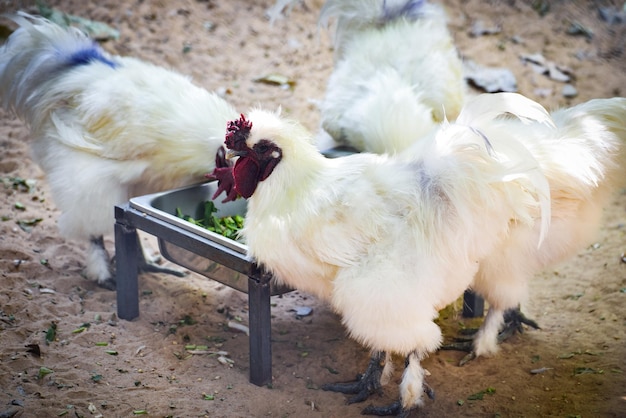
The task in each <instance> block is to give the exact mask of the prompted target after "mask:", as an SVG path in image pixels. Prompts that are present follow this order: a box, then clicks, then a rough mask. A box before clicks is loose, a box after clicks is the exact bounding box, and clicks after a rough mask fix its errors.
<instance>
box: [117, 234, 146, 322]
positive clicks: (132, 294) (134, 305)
mask: <svg viewBox="0 0 626 418" xmlns="http://www.w3.org/2000/svg"><path fill="white" fill-rule="evenodd" d="M137 242H138V240H137V230H136V229H135V228H133V227H129V226H127V225H124V224H121V223H119V222H116V223H115V257H116V262H115V267H116V269H115V270H116V278H115V280H116V282H117V316H118V317H119V318H120V319H126V320H129V321H130V320H131V319H135V318H137V317H138V316H139V282H138V279H137V268H138V267H137V255H138V251H141V249H140V248H138V245H137Z"/></svg>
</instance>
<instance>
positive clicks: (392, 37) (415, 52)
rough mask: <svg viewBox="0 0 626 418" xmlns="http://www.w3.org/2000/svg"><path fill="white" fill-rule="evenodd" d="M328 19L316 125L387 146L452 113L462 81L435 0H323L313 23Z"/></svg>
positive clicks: (347, 141) (374, 148) (343, 139)
mask: <svg viewBox="0 0 626 418" xmlns="http://www.w3.org/2000/svg"><path fill="white" fill-rule="evenodd" d="M330 20H335V26H336V29H335V36H334V48H335V68H334V70H333V72H332V74H331V75H330V78H329V79H328V86H327V89H326V94H325V96H324V99H323V100H322V102H321V104H320V111H321V125H322V128H323V129H324V130H325V131H326V132H327V133H328V134H329V135H330V136H331V137H332V138H333V140H334V141H335V142H336V143H338V144H340V145H343V146H349V147H351V148H354V149H355V150H357V151H367V152H373V153H376V154H383V153H395V152H398V151H402V150H404V149H405V148H407V147H408V146H410V145H411V143H412V142H413V141H415V140H416V139H419V138H421V137H422V136H424V135H426V134H427V133H428V132H430V131H431V130H432V129H434V128H435V127H436V126H437V125H438V124H439V123H440V122H443V120H444V117H447V118H448V119H449V120H454V119H456V117H457V116H458V114H459V112H460V110H461V106H462V105H463V103H464V101H465V90H466V84H465V80H464V78H463V71H462V64H461V59H460V58H459V55H458V52H457V50H456V48H455V46H454V43H453V41H452V37H451V36H450V33H449V32H448V28H447V22H446V16H445V13H444V10H443V9H442V7H441V6H439V5H435V4H430V3H428V2H427V1H425V0H328V1H326V3H325V4H324V6H323V8H322V11H321V13H320V19H319V21H320V25H322V26H328V22H329V21H330ZM398 131H400V132H398ZM406 132H411V135H406V134H405V133H406ZM321 141H322V139H320V142H321ZM318 147H320V148H325V146H323V145H322V144H318Z"/></svg>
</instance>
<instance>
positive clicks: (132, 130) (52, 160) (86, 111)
mask: <svg viewBox="0 0 626 418" xmlns="http://www.w3.org/2000/svg"><path fill="white" fill-rule="evenodd" d="M12 19H13V20H14V21H15V22H16V23H18V24H19V28H18V29H17V30H16V31H15V32H14V33H13V34H12V35H11V36H10V37H9V38H8V40H7V42H6V43H5V44H4V45H3V46H2V47H1V48H0V100H1V102H2V105H3V106H4V107H5V108H6V109H8V110H10V111H12V112H13V113H15V114H16V115H17V116H19V117H21V118H22V119H23V120H24V121H25V122H26V123H27V124H28V125H29V127H30V136H31V138H32V142H31V148H32V151H33V157H34V160H35V161H36V162H37V163H38V164H39V165H40V166H41V168H42V169H43V171H44V172H45V173H46V179H47V180H48V182H49V184H50V188H51V190H52V195H53V198H54V201H55V203H56V205H57V207H58V208H59V209H60V211H61V216H60V218H59V229H60V231H61V234H62V235H63V236H64V237H65V238H67V239H77V240H85V241H89V243H90V245H89V248H88V250H87V255H86V263H85V264H86V266H85V267H86V268H85V275H86V276H87V277H88V278H89V279H92V280H94V281H96V282H97V283H98V285H100V286H101V287H105V288H107V289H111V290H115V287H116V283H115V278H114V273H113V271H112V270H111V263H110V259H109V256H108V254H107V252H106V250H105V246H104V241H103V236H104V235H106V234H109V233H112V232H113V225H114V217H113V209H114V206H115V205H118V204H123V203H125V202H127V201H128V199H129V198H131V197H133V196H138V195H142V194H147V193H154V192H157V191H164V190H168V189H172V188H175V187H180V186H183V185H189V184H193V183H199V182H202V181H204V180H205V179H204V174H205V173H206V172H207V171H210V170H212V169H213V168H214V167H215V165H214V163H213V161H214V156H215V155H216V153H217V151H218V150H219V149H221V147H222V142H223V132H224V125H225V124H226V122H227V121H228V120H230V119H232V118H233V117H236V116H237V112H236V111H235V110H234V108H233V107H232V106H231V105H230V104H228V103H227V102H226V101H225V100H224V99H222V98H221V97H220V96H218V95H217V94H215V93H211V92H209V91H207V90H205V89H203V88H201V87H199V86H197V85H195V84H193V83H192V82H191V80H190V79H189V78H188V77H186V76H184V75H182V74H179V73H176V72H174V71H171V70H169V69H166V68H163V67H159V66H156V65H153V64H151V63H148V62H144V61H141V60H138V59H135V58H131V57H121V56H113V55H110V54H107V53H106V52H105V51H104V50H103V49H102V48H101V47H100V46H99V45H98V44H97V43H96V42H95V41H94V40H93V39H90V38H89V37H88V36H87V35H86V34H84V33H83V32H81V31H79V30H78V29H76V28H63V27H61V26H59V25H57V24H55V23H53V22H50V21H48V20H46V19H44V18H41V17H36V16H30V15H28V14H26V13H19V14H17V15H15V16H12ZM140 261H141V262H142V263H141V265H142V267H143V268H144V269H147V270H157V271H166V272H170V273H175V274H178V272H176V271H172V270H167V269H162V268H160V267H159V266H156V265H151V264H147V263H145V260H140Z"/></svg>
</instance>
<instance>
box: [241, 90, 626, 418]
mask: <svg viewBox="0 0 626 418" xmlns="http://www.w3.org/2000/svg"><path fill="white" fill-rule="evenodd" d="M505 113H510V114H513V115H515V116H517V118H512V117H510V116H509V117H497V116H501V115H502V114H505ZM249 120H250V121H251V123H252V128H251V131H250V134H249V136H248V137H247V139H246V140H245V146H246V151H244V152H243V153H241V152H240V153H239V154H238V155H240V160H238V161H237V163H236V165H235V169H234V171H233V173H234V175H235V176H234V177H235V185H236V187H237V184H238V182H241V181H245V179H243V180H242V179H241V178H238V176H240V175H241V174H240V172H238V168H237V165H238V164H240V163H241V164H242V166H243V164H244V163H242V160H241V159H242V158H256V157H250V155H252V154H255V153H256V152H257V151H256V150H257V149H260V150H263V151H265V150H266V149H267V141H265V140H269V141H270V142H271V143H272V144H274V145H275V146H276V147H277V148H276V150H274V151H273V152H271V157H270V158H274V157H277V158H278V157H279V158H280V161H279V162H278V164H276V167H275V168H274V169H273V171H272V172H271V174H270V175H269V177H267V178H266V179H265V180H263V181H260V182H258V184H257V186H256V190H255V191H254V193H253V194H252V196H251V197H250V198H249V201H248V212H247V215H246V224H245V228H244V230H243V235H244V237H245V239H246V242H247V244H248V246H249V250H250V255H251V256H253V257H254V258H256V259H257V260H258V261H259V262H260V263H262V264H263V265H264V266H265V267H266V268H268V269H269V270H270V271H271V272H272V273H273V274H274V275H275V277H276V279H277V280H278V281H280V282H283V283H285V284H288V285H290V286H292V287H294V288H297V289H301V290H304V291H307V292H310V293H313V294H315V295H317V296H319V297H321V298H324V299H326V300H329V301H330V302H331V304H332V306H333V308H334V309H335V310H336V311H337V312H338V313H339V314H341V316H342V321H343V323H344V325H345V326H346V328H347V330H348V332H349V334H350V335H351V336H352V337H353V338H355V339H356V340H358V341H359V342H361V343H362V344H364V345H365V346H367V347H369V348H370V349H372V350H373V351H375V352H376V351H385V352H390V353H398V354H402V355H408V356H409V358H410V363H409V365H408V366H407V368H406V369H405V373H404V376H403V379H402V383H401V385H400V395H401V402H402V407H403V408H404V409H405V410H406V409H410V408H413V407H415V406H417V405H420V404H421V402H422V393H423V391H422V389H423V383H424V382H423V378H424V370H423V369H422V367H421V366H420V365H419V362H420V360H421V359H423V358H424V357H425V356H426V355H427V354H428V353H430V352H432V351H434V350H436V349H437V348H438V347H439V345H440V343H441V332H440V330H439V328H438V327H437V325H436V324H435V323H434V322H433V320H434V319H435V318H436V317H437V315H438V310H439V309H441V308H443V307H445V306H446V305H447V304H449V303H451V302H453V301H454V300H456V299H457V298H458V297H459V296H460V295H462V293H463V291H464V290H465V289H466V288H468V287H469V286H472V287H473V288H474V289H475V290H476V291H477V292H479V293H480V294H481V295H482V296H483V297H485V298H486V299H487V301H488V302H489V304H490V306H491V310H490V313H489V315H488V319H487V320H486V322H485V324H484V326H483V328H482V330H481V333H480V334H479V336H478V337H477V339H476V343H475V349H476V351H477V353H478V354H479V355H483V354H490V353H492V352H494V351H495V349H496V337H497V331H498V328H499V327H500V325H501V324H502V313H503V311H504V310H506V309H510V308H515V307H517V306H518V304H519V303H520V302H521V301H522V300H523V298H524V296H525V294H526V288H527V282H528V280H529V279H530V278H531V277H532V275H533V274H535V273H536V272H538V271H539V270H541V269H542V268H544V267H546V266H548V265H549V264H551V263H554V262H556V261H559V260H561V259H563V258H564V257H567V256H569V255H571V254H572V253H573V252H575V251H576V250H578V249H579V248H580V247H581V246H582V245H584V244H585V240H587V239H588V238H589V237H590V235H589V234H590V233H591V232H592V231H593V229H594V227H595V225H596V223H597V220H598V219H597V218H598V216H599V212H600V208H601V207H602V204H603V202H604V200H603V197H604V196H605V195H606V194H607V193H608V191H610V188H611V185H612V182H611V178H610V172H611V171H612V170H613V169H614V168H615V167H614V159H615V153H616V151H617V148H618V146H619V141H620V139H621V140H625V139H626V128H625V124H624V120H626V99H622V98H615V99H604V100H594V101H590V102H588V103H585V104H582V105H579V106H576V107H573V108H571V109H567V110H560V111H557V112H554V113H553V114H552V118H550V117H549V115H548V113H547V112H546V111H545V110H544V109H543V108H542V107H541V106H540V105H538V104H537V103H535V102H532V101H530V100H529V99H526V98H524V97H522V96H520V95H516V94H510V93H509V94H506V93H503V94H497V95H483V96H479V97H478V98H477V99H476V100H474V101H470V102H468V104H467V105H466V106H465V107H464V108H463V111H462V113H461V115H460V116H459V118H458V119H457V121H456V122H455V123H451V124H450V123H443V124H442V125H441V126H440V127H439V129H437V130H436V131H434V132H432V133H431V134H430V135H427V136H425V137H423V138H421V139H420V140H419V141H416V142H415V143H414V144H413V145H412V146H411V147H410V148H408V149H407V150H406V151H404V152H402V153H400V154H398V155H396V156H389V155H374V154H366V153H364V154H355V155H352V156H348V157H343V158H338V159H326V158H324V157H322V156H321V155H320V154H319V153H318V152H317V151H316V149H315V147H314V146H313V145H312V137H311V135H310V134H309V133H308V132H306V131H305V130H304V129H303V128H302V127H301V126H300V125H298V124H297V123H295V122H291V121H287V120H284V119H282V118H281V117H280V116H279V115H277V114H274V113H268V112H265V111H262V110H255V111H252V112H250V114H249ZM259 141H261V143H264V144H263V146H261V143H260V142H259ZM229 147H230V146H229ZM259 155H260V154H259ZM259 166H260V167H264V165H263V163H262V162H261V163H260V165H259ZM247 167H250V166H247ZM241 172H243V170H241ZM494 329H495V333H494V332H493V330H494Z"/></svg>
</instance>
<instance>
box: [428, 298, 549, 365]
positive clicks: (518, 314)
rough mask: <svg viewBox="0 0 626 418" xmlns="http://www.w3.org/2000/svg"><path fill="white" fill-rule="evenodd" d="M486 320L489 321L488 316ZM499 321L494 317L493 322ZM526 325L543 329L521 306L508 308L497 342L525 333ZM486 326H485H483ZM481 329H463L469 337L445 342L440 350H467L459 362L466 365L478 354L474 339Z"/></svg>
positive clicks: (492, 313)
mask: <svg viewBox="0 0 626 418" xmlns="http://www.w3.org/2000/svg"><path fill="white" fill-rule="evenodd" d="M490 313H491V316H493V315H494V312H490ZM485 321H488V319H487V318H486V319H485ZM495 321H498V320H497V319H494V320H493V322H495ZM524 325H527V326H529V327H531V328H534V329H541V328H540V327H539V325H538V324H537V322H535V321H534V320H532V319H530V318H528V317H526V315H524V313H522V311H521V309H520V307H519V306H518V307H517V308H512V309H508V310H507V311H505V312H504V315H503V319H502V325H501V326H499V332H498V334H497V337H496V341H497V344H500V343H502V342H503V341H506V340H508V339H509V338H510V337H512V336H513V335H514V334H515V332H518V333H520V334H522V333H524ZM483 328H484V326H483ZM479 331H480V330H479V329H474V328H473V329H466V330H463V333H464V334H465V335H467V337H457V338H455V341H454V342H451V343H448V344H444V345H442V346H441V347H440V350H456V351H465V352H468V354H467V355H466V356H465V357H463V358H462V359H461V361H460V362H459V366H464V365H465V364H467V363H469V362H470V361H472V360H474V359H475V358H476V357H477V355H476V352H475V347H474V345H475V344H474V341H475V339H476V338H475V335H476V334H477V333H478V332H479Z"/></svg>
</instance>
